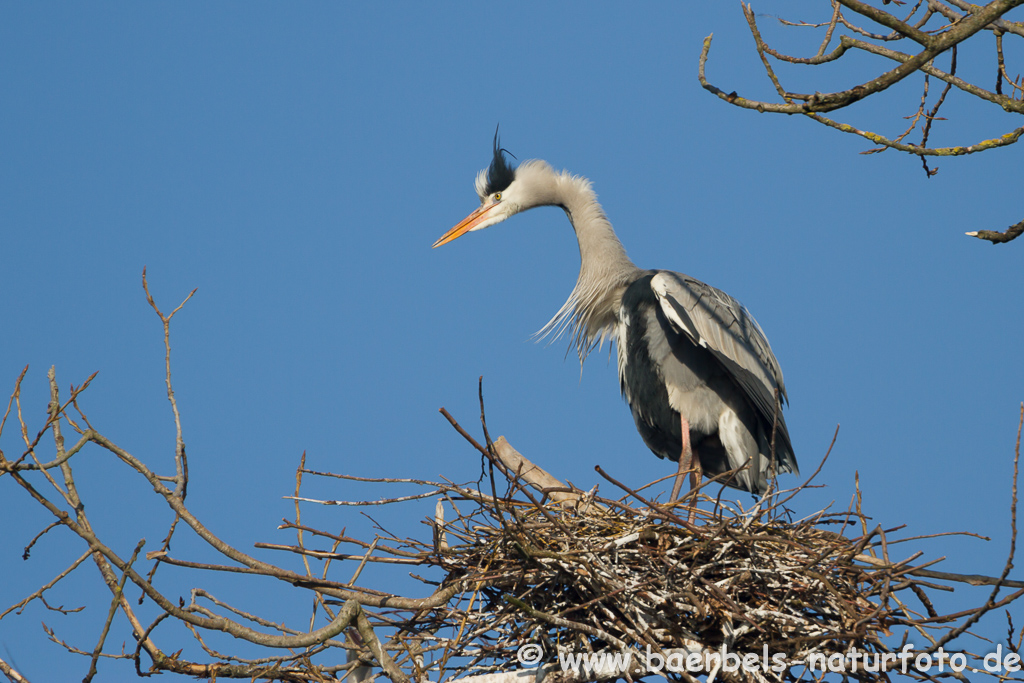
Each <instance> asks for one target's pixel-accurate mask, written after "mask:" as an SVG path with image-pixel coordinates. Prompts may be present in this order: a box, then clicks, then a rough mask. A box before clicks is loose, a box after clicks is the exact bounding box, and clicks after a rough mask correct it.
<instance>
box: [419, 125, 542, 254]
mask: <svg viewBox="0 0 1024 683" xmlns="http://www.w3.org/2000/svg"><path fill="white" fill-rule="evenodd" d="M506 154H511V152H508V151H507V150H504V149H502V148H501V143H500V142H499V141H498V131H497V130H496V131H494V156H493V157H492V158H491V165H490V166H488V167H487V168H486V169H484V170H482V171H480V172H479V173H478V174H477V176H476V193H477V195H479V196H480V208H478V209H476V210H475V211H474V212H473V213H471V214H469V215H468V216H466V217H465V218H464V219H462V220H461V221H460V222H459V224H458V225H456V226H455V227H454V228H452V229H451V230H449V231H448V232H446V233H445V234H444V235H442V236H441V239H439V240H437V241H436V242H434V247H439V246H441V245H442V244H447V243H448V242H451V241H452V240H454V239H457V238H459V237H461V236H462V235H464V234H466V233H467V232H473V231H474V230H483V229H484V228H489V227H491V226H492V225H494V224H496V223H500V222H502V221H503V220H505V219H506V218H508V217H509V216H511V215H513V214H515V213H518V212H519V211H522V210H523V208H527V207H523V206H522V204H521V203H520V202H517V201H515V195H516V182H515V181H516V169H515V168H514V167H513V166H512V165H511V164H510V163H509V161H508V159H507V158H506V156H505V155H506Z"/></svg>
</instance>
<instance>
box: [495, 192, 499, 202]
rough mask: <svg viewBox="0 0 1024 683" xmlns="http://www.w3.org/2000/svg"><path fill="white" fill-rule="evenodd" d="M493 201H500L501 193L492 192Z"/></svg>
mask: <svg viewBox="0 0 1024 683" xmlns="http://www.w3.org/2000/svg"><path fill="white" fill-rule="evenodd" d="M494 201H496V202H500V201H501V193H500V192H495V193H494Z"/></svg>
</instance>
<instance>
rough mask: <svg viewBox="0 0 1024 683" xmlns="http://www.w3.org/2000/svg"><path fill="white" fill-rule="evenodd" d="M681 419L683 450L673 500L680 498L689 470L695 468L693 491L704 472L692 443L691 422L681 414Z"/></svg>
mask: <svg viewBox="0 0 1024 683" xmlns="http://www.w3.org/2000/svg"><path fill="white" fill-rule="evenodd" d="M680 421H681V426H682V431H683V450H682V453H680V454H679V470H678V471H677V472H676V481H675V483H674V484H673V485H672V497H671V498H670V499H669V500H670V501H671V502H674V501H676V500H678V499H679V492H680V490H682V488H683V477H684V476H685V474H686V472H687V471H688V470H691V469H692V470H693V471H692V472H690V490H691V491H692V490H693V489H695V488H697V486H698V485H699V484H700V479H701V474H702V473H701V469H700V461H699V460H698V459H697V453H696V451H694V449H693V446H692V445H691V444H690V423H689V422H688V421H687V420H686V418H685V417H683V416H680Z"/></svg>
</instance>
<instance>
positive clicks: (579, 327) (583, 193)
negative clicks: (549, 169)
mask: <svg viewBox="0 0 1024 683" xmlns="http://www.w3.org/2000/svg"><path fill="white" fill-rule="evenodd" d="M551 188H552V193H553V195H554V196H553V197H552V199H553V201H552V202H551V203H552V204H556V205H558V206H561V207H562V208H563V209H564V210H565V213H566V215H567V216H568V217H569V222H570V223H572V227H573V229H574V230H575V231H576V239H577V241H578V242H579V246H580V274H579V277H578V278H577V279H576V286H575V287H574V288H573V290H572V293H570V294H569V298H568V299H567V300H566V302H565V303H564V304H563V305H562V308H560V309H559V311H558V313H556V314H555V316H554V317H553V318H552V319H551V321H550V322H548V324H547V325H545V326H544V328H543V329H542V330H541V331H540V332H539V333H538V334H539V335H540V336H545V335H547V334H551V333H554V334H555V336H556V337H557V336H560V335H561V334H562V333H563V332H564V331H565V330H567V329H568V330H571V334H572V343H573V345H574V346H575V347H576V351H577V353H578V355H579V357H580V362H581V363H582V362H583V360H584V359H585V358H586V356H587V354H588V353H589V352H590V351H591V350H592V349H593V348H594V346H595V345H600V344H602V343H603V342H604V341H605V340H606V339H608V338H609V335H611V334H612V333H613V332H614V330H615V325H616V323H617V322H618V312H619V304H620V302H621V300H622V294H623V292H625V291H626V287H627V286H628V285H629V283H630V282H632V281H633V280H634V279H635V278H636V275H637V274H638V273H639V272H640V269H639V268H637V267H636V266H635V265H633V262H632V261H630V260H629V257H628V256H627V255H626V250H625V248H623V246H622V242H620V241H619V238H618V237H617V236H616V235H615V231H614V230H613V229H612V224H611V223H610V222H609V221H608V217H607V216H605V214H604V210H603V209H602V208H601V205H600V204H599V203H598V201H597V195H595V194H594V191H593V189H591V186H590V181H588V180H587V179H586V178H581V177H579V176H572V175H570V174H568V173H565V172H563V173H560V174H556V179H555V182H554V183H553V184H552V185H551Z"/></svg>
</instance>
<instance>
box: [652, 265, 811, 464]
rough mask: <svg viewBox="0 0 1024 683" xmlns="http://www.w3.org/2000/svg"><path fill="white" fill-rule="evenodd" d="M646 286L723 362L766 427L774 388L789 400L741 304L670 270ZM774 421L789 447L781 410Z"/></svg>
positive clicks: (766, 347)
mask: <svg viewBox="0 0 1024 683" xmlns="http://www.w3.org/2000/svg"><path fill="white" fill-rule="evenodd" d="M651 289H652V290H654V294H655V296H657V298H658V303H659V304H661V310H662V312H663V313H664V314H665V317H666V318H667V319H668V320H669V321H670V322H671V323H672V325H674V326H675V327H677V328H678V330H679V331H680V332H682V333H683V334H685V335H687V336H688V337H689V338H690V339H691V340H692V341H693V342H694V343H695V344H699V345H701V346H703V347H705V348H707V349H708V350H710V351H711V352H712V353H713V354H714V355H715V357H716V358H718V360H719V361H721V362H722V364H723V365H724V366H725V367H726V369H727V370H729V372H730V374H732V376H733V377H734V378H735V379H736V382H737V383H738V384H739V386H740V387H741V388H742V389H743V390H744V391H745V392H746V394H747V396H749V397H750V399H751V401H752V402H753V404H754V405H755V406H756V408H757V410H758V412H759V413H760V414H761V416H762V418H763V419H764V420H765V422H766V424H767V425H769V426H770V425H771V424H772V422H773V420H774V418H775V414H776V409H775V400H776V399H775V392H776V390H778V392H779V396H780V401H786V402H788V401H789V399H788V397H787V396H786V385H785V383H784V382H783V381H782V369H781V368H780V367H779V362H778V361H777V360H776V359H775V354H774V353H772V349H771V346H769V344H768V339H767V338H766V337H765V336H764V332H763V331H762V330H761V326H760V325H758V324H757V321H756V320H754V317H753V316H752V315H750V313H749V311H747V309H746V308H744V306H743V304H741V303H740V302H739V301H736V299H733V298H732V297H731V296H729V295H728V294H726V293H725V292H723V291H721V290H720V289H715V288H714V287H712V286H711V285H707V284H705V283H703V282H701V281H700V280H696V279H694V278H691V277H687V276H686V275H681V274H679V273H672V272H669V271H659V272H658V273H657V274H656V275H655V276H654V277H653V278H651ZM778 425H779V433H780V435H782V436H783V438H784V440H785V443H786V445H787V446H788V445H789V433H788V431H787V430H786V423H785V422H784V421H783V420H782V415H781V413H780V414H779V416H778ZM790 448H791V447H790Z"/></svg>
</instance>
